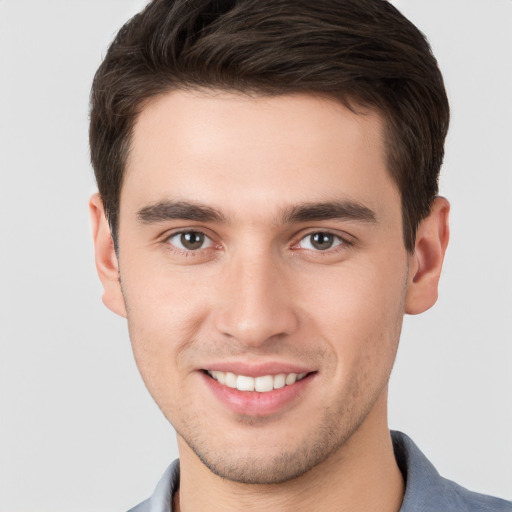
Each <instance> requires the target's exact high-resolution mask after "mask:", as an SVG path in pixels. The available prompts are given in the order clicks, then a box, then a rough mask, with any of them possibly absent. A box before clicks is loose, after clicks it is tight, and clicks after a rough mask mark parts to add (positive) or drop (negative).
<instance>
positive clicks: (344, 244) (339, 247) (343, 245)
mask: <svg viewBox="0 0 512 512" xmlns="http://www.w3.org/2000/svg"><path fill="white" fill-rule="evenodd" d="M186 234H198V235H202V236H204V238H205V239H206V240H209V241H210V244H209V246H208V247H204V248H203V247H202V248H199V249H196V250H194V249H185V248H183V249H182V248H180V247H177V246H176V245H174V244H173V243H172V242H171V239H173V238H175V237H178V236H181V235H186ZM319 234H322V235H328V236H331V237H333V238H334V239H337V240H338V241H339V243H337V244H336V245H335V246H334V247H330V248H328V249H325V250H314V249H303V250H306V251H308V252H311V253H314V254H315V256H319V257H322V256H329V255H333V254H335V253H338V252H340V251H343V250H346V249H348V248H350V247H352V246H353V245H354V242H353V241H351V240H349V239H348V238H347V237H343V236H341V235H339V234H337V233H333V232H332V231H329V230H317V231H311V232H309V233H307V234H304V235H302V236H301V237H300V238H299V240H298V241H297V242H296V243H294V244H292V246H291V249H292V250H294V251H298V250H300V249H301V247H300V246H299V244H300V243H301V242H302V241H303V240H305V239H307V238H308V237H312V236H314V235H319ZM164 243H165V244H166V245H167V247H168V249H169V250H171V251H172V252H173V253H175V254H177V255H178V256H185V257H191V256H192V257H196V256H200V255H204V251H205V250H207V249H211V248H214V247H215V246H216V247H217V248H220V247H221V245H220V244H215V242H214V241H213V239H212V237H210V236H208V235H207V234H206V233H205V232H204V231H201V230H198V229H189V230H180V231H177V232H174V233H171V234H169V235H167V236H166V237H165V238H164Z"/></svg>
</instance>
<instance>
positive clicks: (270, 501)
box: [174, 402, 404, 512]
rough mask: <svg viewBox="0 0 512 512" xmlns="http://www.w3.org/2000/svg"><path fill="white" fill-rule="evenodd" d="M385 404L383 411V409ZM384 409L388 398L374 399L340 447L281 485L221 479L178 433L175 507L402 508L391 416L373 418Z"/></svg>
mask: <svg viewBox="0 0 512 512" xmlns="http://www.w3.org/2000/svg"><path fill="white" fill-rule="evenodd" d="M382 407H384V415H383V414H382V410H380V411H379V410H378V409H379V408H382ZM385 408H386V404H385V402H384V404H379V403H377V404H375V407H374V408H373V410H372V412H371V413H370V414H369V415H368V417H367V418H366V420H365V421H364V422H363V424H362V425H361V426H360V427H359V428H358V429H357V430H356V431H355V432H354V433H353V434H352V436H351V437H350V438H349V440H347V442H346V443H345V444H344V445H343V446H342V447H341V448H340V449H339V450H338V451H337V452H335V453H334V454H332V455H331V456H330V457H329V458H328V459H326V460H325V461H324V462H322V463H321V464H319V465H317V466H315V467H314V468H312V469H311V470H310V471H308V472H307V473H305V474H303V475H301V476H300V477H298V478H295V479H293V480H290V481H288V482H285V483H282V484H272V485H255V484H240V483H237V482H232V481H229V480H226V479H223V478H220V477H219V476H217V475H215V474H213V473H212V472H211V471H210V470H209V469H208V468H206V466H204V464H203V463H202V462H201V461H200V460H199V459H198V458H197V456H196V455H195V454H194V453H193V452H192V450H191V449H190V448H189V447H188V445H186V443H185V442H184V441H183V439H181V438H178V444H179V448H180V472H181V474H180V491H179V495H178V496H177V499H175V504H174V507H175V510H177V511H181V512H198V511H200V510H209V511H210V512H220V511H222V512H231V511H238V510H246V511H248V512H259V511H262V512H263V511H267V510H272V511H275V512H291V511H293V512H301V511H307V512H316V511H318V512H320V511H321V512H325V511H330V510H336V511H350V512H363V511H365V512H366V511H368V510H379V511H380V512H398V511H399V509H400V506H401V503H402V499H403V494H404V482H403V478H402V475H401V473H400V470H399V469H398V466H397V464H396V460H395V457H394V453H393V445H392V441H391V436H390V433H389V430H388V428H387V425H386V421H383V422H382V423H383V424H382V425H379V424H378V423H379V422H375V421H372V420H374V419H375V418H379V417H380V418H382V417H384V418H385V417H386V411H385ZM372 415H373V416H374V417H375V418H372V417H371V416H372ZM375 423H377V424H375Z"/></svg>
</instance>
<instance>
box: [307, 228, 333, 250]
mask: <svg viewBox="0 0 512 512" xmlns="http://www.w3.org/2000/svg"><path fill="white" fill-rule="evenodd" d="M342 243H343V240H342V239H341V238H340V237H339V236H336V235H333V234H332V233H327V232H322V231H319V232H317V233H311V234H309V235H307V236H305V237H304V238H303V239H302V240H301V241H300V246H301V248H302V249H309V250H314V251H326V250H328V249H332V248H333V247H336V246H337V245H340V244H342Z"/></svg>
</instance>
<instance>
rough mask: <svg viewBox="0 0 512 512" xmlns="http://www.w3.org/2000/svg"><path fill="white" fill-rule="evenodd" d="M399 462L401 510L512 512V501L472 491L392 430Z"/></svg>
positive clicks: (404, 511)
mask: <svg viewBox="0 0 512 512" xmlns="http://www.w3.org/2000/svg"><path fill="white" fill-rule="evenodd" d="M391 435H392V438H393V447H394V450H395V457H396V461H397V464H398V466H399V468H400V471H402V474H403V476H404V480H405V495H404V501H403V503H402V507H401V509H400V512H512V503H511V502H509V501H506V500H502V499H500V498H495V497H493V496H487V495H484V494H479V493H476V492H472V491H468V490H467V489H465V488H464V487H462V486H460V485H458V484H456V483H455V482H452V481H451V480H447V479H446V478H443V477H442V476H440V475H439V473H438V472H437V471H436V469H435V468H434V466H433V465H432V464H431V463H430V461H429V460H428V459H427V458H426V457H425V455H423V453H422V452H421V451H420V449H419V448H418V447H417V446H416V445H415V444H414V442H413V441H412V440H411V439H410V438H409V437H408V436H406V435H405V434H402V433H401V432H392V433H391Z"/></svg>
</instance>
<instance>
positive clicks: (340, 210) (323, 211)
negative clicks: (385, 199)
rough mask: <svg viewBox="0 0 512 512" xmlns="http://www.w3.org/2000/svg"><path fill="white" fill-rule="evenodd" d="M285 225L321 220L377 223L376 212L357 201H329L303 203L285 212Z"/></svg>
mask: <svg viewBox="0 0 512 512" xmlns="http://www.w3.org/2000/svg"><path fill="white" fill-rule="evenodd" d="M282 215H283V221H284V222H285V223H290V224H292V223H298V222H309V221H321V220H355V221H361V222H369V223H375V222H377V216H376V215H375V212H374V211H373V210H371V209H370V208H368V207H367V206H365V205H364V204H361V203H359V202H357V201H352V200H343V201H328V202H325V203H303V204H298V205H294V206H292V207H290V208H286V209H285V210H284V211H283V214H282Z"/></svg>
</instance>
